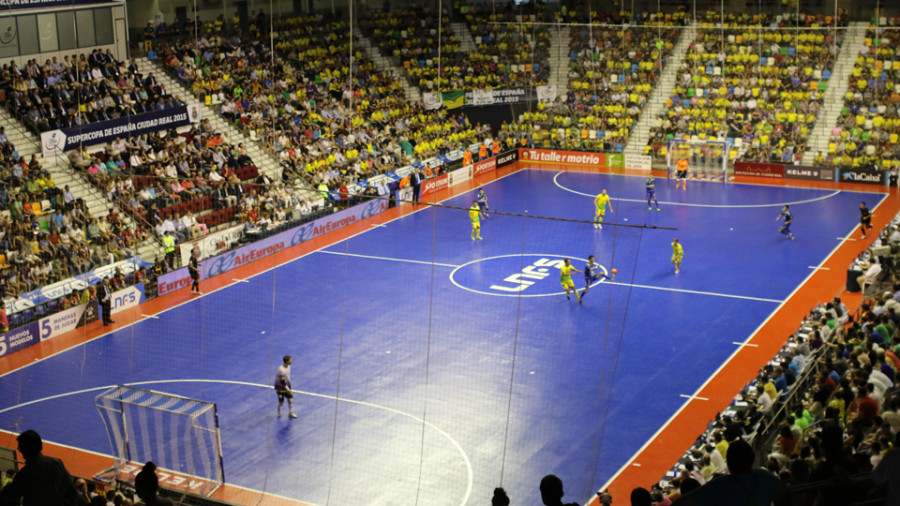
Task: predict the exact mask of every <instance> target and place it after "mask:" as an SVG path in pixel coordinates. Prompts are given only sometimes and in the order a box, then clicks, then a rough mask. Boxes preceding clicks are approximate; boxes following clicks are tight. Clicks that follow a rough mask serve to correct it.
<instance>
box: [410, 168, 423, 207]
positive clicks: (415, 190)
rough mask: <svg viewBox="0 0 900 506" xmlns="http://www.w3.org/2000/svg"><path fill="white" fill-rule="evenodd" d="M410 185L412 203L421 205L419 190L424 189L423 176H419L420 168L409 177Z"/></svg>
mask: <svg viewBox="0 0 900 506" xmlns="http://www.w3.org/2000/svg"><path fill="white" fill-rule="evenodd" d="M409 184H410V186H412V203H413V205H415V204H418V203H419V190H420V189H421V188H422V174H419V169H418V167H417V168H415V169H413V171H412V173H410V175H409Z"/></svg>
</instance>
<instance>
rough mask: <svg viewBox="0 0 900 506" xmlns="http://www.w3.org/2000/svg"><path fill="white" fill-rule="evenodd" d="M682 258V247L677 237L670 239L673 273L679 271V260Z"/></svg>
mask: <svg viewBox="0 0 900 506" xmlns="http://www.w3.org/2000/svg"><path fill="white" fill-rule="evenodd" d="M682 260H684V247H682V246H681V243H680V242H678V238H675V239H673V240H672V264H674V265H675V274H678V273H679V272H681V261H682Z"/></svg>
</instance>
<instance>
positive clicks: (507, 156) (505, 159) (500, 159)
mask: <svg viewBox="0 0 900 506" xmlns="http://www.w3.org/2000/svg"><path fill="white" fill-rule="evenodd" d="M496 161H497V168H500V167H505V166H507V165H509V164H511V163H516V162H518V161H519V150H518V149H511V150H509V151H503V152H501V153H500V154H499V155H497V158H496Z"/></svg>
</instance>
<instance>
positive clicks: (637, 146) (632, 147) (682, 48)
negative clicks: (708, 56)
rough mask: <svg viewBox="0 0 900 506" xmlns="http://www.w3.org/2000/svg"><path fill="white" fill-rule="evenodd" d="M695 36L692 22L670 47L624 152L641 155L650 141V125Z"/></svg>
mask: <svg viewBox="0 0 900 506" xmlns="http://www.w3.org/2000/svg"><path fill="white" fill-rule="evenodd" d="M696 36H697V28H696V25H695V23H694V22H692V23H691V24H690V25H689V26H686V27H685V29H684V30H682V32H681V36H680V37H679V38H678V44H676V45H675V47H674V48H673V49H672V54H671V56H670V57H669V61H667V62H665V66H664V67H663V70H662V74H660V76H659V79H658V80H657V81H656V86H654V87H653V91H652V92H651V93H650V96H649V97H648V98H647V103H646V104H644V108H643V110H642V112H641V117H640V119H639V120H638V122H637V124H635V126H634V129H633V130H632V131H631V136H630V137H629V138H628V143H627V144H626V145H625V154H630V155H642V154H644V147H645V146H646V145H647V143H648V142H649V141H650V127H652V126H653V123H654V121H655V120H656V118H658V117H659V115H660V114H662V112H663V110H664V109H665V107H666V99H667V98H668V97H669V96H670V95H671V94H672V90H673V89H674V88H675V79H676V77H677V75H678V69H679V68H680V67H681V64H682V63H683V62H684V57H685V55H686V54H687V51H688V48H689V47H690V45H691V43H692V42H693V41H694V38H695V37H696Z"/></svg>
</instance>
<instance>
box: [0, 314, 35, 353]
mask: <svg viewBox="0 0 900 506" xmlns="http://www.w3.org/2000/svg"><path fill="white" fill-rule="evenodd" d="M38 328H39V327H38V322H31V323H29V324H28V325H23V326H21V327H16V328H14V329H12V330H10V331H9V332H7V333H5V334H3V335H2V336H0V357H2V356H4V355H8V354H10V353H14V352H17V351H19V350H23V349H25V348H28V347H29V346H33V345H35V344H37V343H39V342H41V339H40V335H39V334H38Z"/></svg>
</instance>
